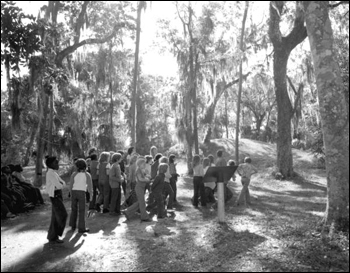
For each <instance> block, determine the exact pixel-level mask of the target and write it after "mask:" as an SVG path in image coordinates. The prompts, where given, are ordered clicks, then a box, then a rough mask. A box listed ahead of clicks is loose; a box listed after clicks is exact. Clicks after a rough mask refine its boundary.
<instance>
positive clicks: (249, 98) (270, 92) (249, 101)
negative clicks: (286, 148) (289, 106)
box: [242, 71, 276, 136]
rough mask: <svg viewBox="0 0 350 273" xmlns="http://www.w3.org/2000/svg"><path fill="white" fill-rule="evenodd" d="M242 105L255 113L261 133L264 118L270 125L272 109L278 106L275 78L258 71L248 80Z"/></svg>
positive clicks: (258, 132) (258, 129)
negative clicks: (275, 93) (274, 86)
mask: <svg viewBox="0 0 350 273" xmlns="http://www.w3.org/2000/svg"><path fill="white" fill-rule="evenodd" d="M242 105H243V106H244V107H246V108H248V109H249V111H251V112H252V113H253V116H254V117H255V122H256V131H257V135H258V136H259V135H260V131H261V126H262V124H263V121H264V119H265V118H266V119H267V122H266V125H268V122H269V119H270V115H271V112H272V110H273V109H274V108H275V106H276V97H275V95H274V88H273V79H272V77H270V76H269V75H267V74H266V73H265V72H263V71H261V72H259V73H256V74H255V75H254V76H253V77H252V78H251V79H250V80H249V81H248V82H247V89H246V90H245V92H244V93H243V96H242Z"/></svg>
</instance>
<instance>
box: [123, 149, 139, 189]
mask: <svg viewBox="0 0 350 273" xmlns="http://www.w3.org/2000/svg"><path fill="white" fill-rule="evenodd" d="M137 158H138V155H137V154H134V155H133V156H132V157H131V160H130V165H129V174H128V182H127V184H126V192H127V196H129V194H130V191H132V190H133V189H134V188H135V185H136V169H137V166H136V161H137Z"/></svg>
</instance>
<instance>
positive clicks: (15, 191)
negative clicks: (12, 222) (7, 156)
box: [1, 164, 44, 219]
mask: <svg viewBox="0 0 350 273" xmlns="http://www.w3.org/2000/svg"><path fill="white" fill-rule="evenodd" d="M22 172H23V168H22V166H21V165H13V164H10V165H7V166H4V167H2V168H1V217H2V219H6V218H7V219H15V218H16V217H17V215H18V214H19V213H21V212H27V211H29V210H32V209H34V208H35V207H36V206H40V205H43V204H44V200H43V197H42V195H41V192H40V190H39V189H38V188H36V187H34V186H33V185H32V184H31V183H30V182H29V181H27V180H26V179H25V177H24V176H23V174H22Z"/></svg>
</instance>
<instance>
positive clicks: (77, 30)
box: [74, 1, 90, 44]
mask: <svg viewBox="0 0 350 273" xmlns="http://www.w3.org/2000/svg"><path fill="white" fill-rule="evenodd" d="M89 2H90V1H84V3H83V5H82V7H81V11H80V13H79V16H78V19H77V22H76V25H75V37H74V44H77V43H78V42H79V39H80V30H81V29H82V27H83V25H84V17H85V14H86V9H87V5H88V4H89Z"/></svg>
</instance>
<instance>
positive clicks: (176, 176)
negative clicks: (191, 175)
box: [169, 154, 179, 203]
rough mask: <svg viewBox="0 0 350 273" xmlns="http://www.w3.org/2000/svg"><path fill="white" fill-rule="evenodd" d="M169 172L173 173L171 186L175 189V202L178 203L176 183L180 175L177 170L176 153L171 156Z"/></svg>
mask: <svg viewBox="0 0 350 273" xmlns="http://www.w3.org/2000/svg"><path fill="white" fill-rule="evenodd" d="M169 172H170V175H171V178H170V186H171V188H172V189H173V191H174V202H175V203H177V200H176V192H177V185H176V183H177V178H178V176H179V175H178V174H177V171H176V164H175V155H173V154H172V155H170V156H169Z"/></svg>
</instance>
